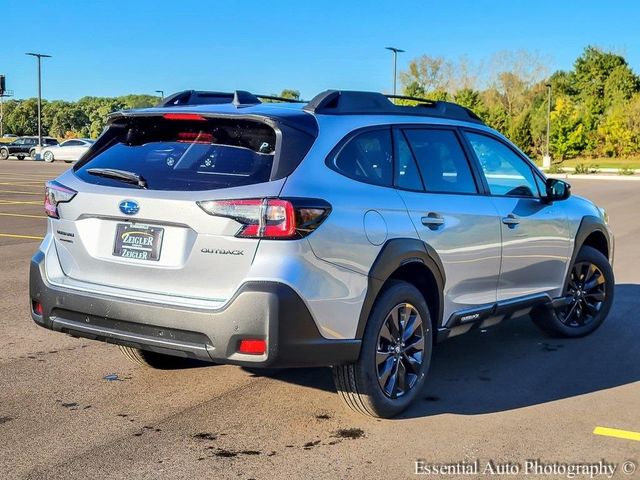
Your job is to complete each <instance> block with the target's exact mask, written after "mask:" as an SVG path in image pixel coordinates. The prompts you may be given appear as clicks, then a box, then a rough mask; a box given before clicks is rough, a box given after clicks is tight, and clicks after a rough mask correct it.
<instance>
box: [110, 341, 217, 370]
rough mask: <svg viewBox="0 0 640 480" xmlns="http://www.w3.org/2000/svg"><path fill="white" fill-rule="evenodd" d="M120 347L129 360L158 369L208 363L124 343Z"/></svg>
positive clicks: (190, 366) (180, 367) (175, 368)
mask: <svg viewBox="0 0 640 480" xmlns="http://www.w3.org/2000/svg"><path fill="white" fill-rule="evenodd" d="M118 347H119V348H120V352H122V354H123V355H124V356H125V357H126V358H127V360H129V361H130V362H133V363H135V364H136V365H142V366H143V367H146V368H153V369H157V370H177V369H182V368H193V367H201V366H204V365H208V363H206V362H201V361H198V360H194V359H191V358H184V357H174V356H173V355H164V354H162V353H156V352H150V351H148V350H141V349H139V348H133V347H125V346H124V345H118Z"/></svg>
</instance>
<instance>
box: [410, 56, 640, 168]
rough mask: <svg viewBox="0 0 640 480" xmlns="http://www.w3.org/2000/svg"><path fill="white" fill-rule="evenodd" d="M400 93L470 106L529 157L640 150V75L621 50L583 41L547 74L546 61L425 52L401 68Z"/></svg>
mask: <svg viewBox="0 0 640 480" xmlns="http://www.w3.org/2000/svg"><path fill="white" fill-rule="evenodd" d="M400 79H401V84H402V87H403V94H404V95H408V96H416V97H421V98H429V99H432V100H449V101H454V102H456V103H459V104H461V105H463V106H465V107H468V108H470V109H471V110H473V111H474V112H475V113H476V114H478V115H479V116H480V117H481V118H482V119H483V120H484V121H485V122H486V123H487V124H488V125H489V126H491V127H493V128H495V129H497V130H499V131H500V132H502V133H503V134H505V135H506V136H507V137H509V138H510V139H511V140H512V141H513V142H514V143H516V144H517V145H518V146H519V147H520V148H521V149H522V150H524V151H525V152H526V153H527V154H529V155H530V156H532V157H534V158H540V157H541V156H542V155H544V154H545V153H546V152H545V151H546V130H547V108H548V95H549V90H548V89H549V86H550V88H551V112H550V127H551V128H550V135H549V137H550V138H549V150H550V154H551V156H552V158H553V160H554V163H555V164H561V163H562V161H563V160H565V159H569V158H573V157H577V156H580V157H591V158H593V157H630V156H635V155H638V154H640V78H639V77H638V75H637V74H636V73H635V72H634V71H633V70H632V69H631V67H630V66H629V64H628V63H627V61H626V60H625V58H624V57H623V56H622V55H619V54H616V53H613V52H608V51H605V50H602V49H600V48H597V47H592V46H588V47H586V48H585V49H584V51H583V52H582V54H581V55H580V56H579V57H578V58H577V59H576V60H575V62H574V64H573V68H572V69H571V70H569V71H562V70H560V71H556V72H554V73H553V74H551V75H548V72H547V67H546V64H545V62H544V60H543V59H541V58H540V57H538V56H536V55H533V54H531V53H528V52H522V51H521V52H506V53H501V54H498V55H496V56H494V57H493V58H492V59H490V60H489V61H488V62H485V63H482V64H475V65H474V64H472V63H471V62H469V61H468V60H467V59H461V60H459V61H455V62H454V61H449V60H446V59H444V58H442V57H431V56H428V55H423V56H421V57H419V58H416V59H413V60H411V62H410V63H409V66H408V69H407V70H406V71H404V72H402V73H401V74H400Z"/></svg>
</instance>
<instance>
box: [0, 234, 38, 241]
mask: <svg viewBox="0 0 640 480" xmlns="http://www.w3.org/2000/svg"><path fill="white" fill-rule="evenodd" d="M0 237H8V238H28V239H32V240H42V239H43V238H44V237H38V236H36V235H14V234H13V233H0Z"/></svg>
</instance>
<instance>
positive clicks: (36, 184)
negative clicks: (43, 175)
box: [0, 180, 42, 187]
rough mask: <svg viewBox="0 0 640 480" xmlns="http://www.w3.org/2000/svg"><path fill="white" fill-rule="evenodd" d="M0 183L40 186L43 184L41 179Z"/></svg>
mask: <svg viewBox="0 0 640 480" xmlns="http://www.w3.org/2000/svg"><path fill="white" fill-rule="evenodd" d="M0 185H9V186H12V187H38V186H40V185H42V182H40V181H39V180H25V181H24V182H15V181H14V182H0Z"/></svg>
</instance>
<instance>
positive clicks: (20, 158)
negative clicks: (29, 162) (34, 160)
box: [16, 155, 24, 160]
mask: <svg viewBox="0 0 640 480" xmlns="http://www.w3.org/2000/svg"><path fill="white" fill-rule="evenodd" d="M16 158H17V159H18V160H24V155H16Z"/></svg>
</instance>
